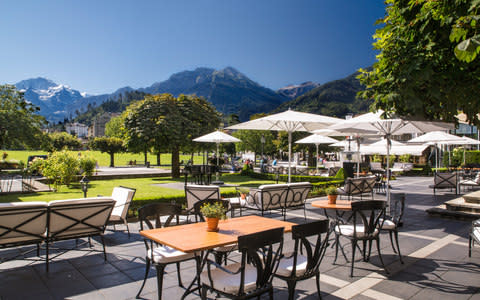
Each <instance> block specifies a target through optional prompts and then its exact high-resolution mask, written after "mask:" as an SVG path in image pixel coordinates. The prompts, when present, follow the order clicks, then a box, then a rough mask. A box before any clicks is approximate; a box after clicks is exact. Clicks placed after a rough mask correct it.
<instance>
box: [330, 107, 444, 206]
mask: <svg viewBox="0 0 480 300" xmlns="http://www.w3.org/2000/svg"><path fill="white" fill-rule="evenodd" d="M382 114H383V111H380V110H379V111H377V112H376V113H368V114H365V115H362V116H359V117H356V118H352V119H350V120H345V121H343V122H341V123H339V124H335V125H332V126H330V127H329V128H328V129H332V130H336V131H340V132H351V131H361V130H370V131H376V132H377V134H379V135H382V136H384V138H385V139H386V140H387V147H386V148H387V170H388V167H389V166H390V147H389V145H390V142H391V136H392V135H401V134H405V133H425V132H430V131H435V130H448V129H453V124H448V123H444V122H431V121H418V120H408V119H401V118H396V119H382V118H381V116H382ZM387 175H390V174H387ZM387 202H388V205H390V176H387Z"/></svg>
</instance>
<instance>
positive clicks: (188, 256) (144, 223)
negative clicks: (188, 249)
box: [136, 203, 200, 299]
mask: <svg viewBox="0 0 480 300" xmlns="http://www.w3.org/2000/svg"><path fill="white" fill-rule="evenodd" d="M181 213H182V208H181V207H180V206H179V205H177V204H172V203H153V204H148V205H145V206H143V207H141V208H139V209H138V219H139V222H140V230H146V229H154V228H162V227H168V226H171V225H172V221H173V220H174V219H175V220H176V224H177V225H178V223H179V217H180V214H181ZM162 217H167V219H166V220H165V221H164V222H162V220H164V219H165V218H162ZM152 220H153V221H154V223H152ZM144 242H145V248H146V255H145V263H146V265H145V277H144V279H143V283H142V286H141V287H140V290H139V291H138V293H137V296H136V298H139V297H140V294H141V292H142V290H143V287H144V286H145V282H146V281H147V277H148V273H149V271H150V265H151V264H152V265H154V266H155V268H156V270H157V289H158V299H162V286H163V272H164V270H165V267H166V266H167V265H169V264H176V265H177V278H178V285H179V286H181V287H183V284H182V278H181V276H180V263H181V262H184V261H187V260H192V259H194V260H196V262H197V267H198V266H199V264H200V262H199V258H198V257H196V256H195V254H194V253H185V252H182V251H179V250H175V249H173V248H171V247H168V246H165V245H161V244H157V243H154V242H153V241H152V240H150V239H144Z"/></svg>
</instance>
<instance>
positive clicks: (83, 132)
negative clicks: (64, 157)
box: [65, 123, 88, 137]
mask: <svg viewBox="0 0 480 300" xmlns="http://www.w3.org/2000/svg"><path fill="white" fill-rule="evenodd" d="M65 131H67V132H68V133H70V134H72V135H75V136H78V137H86V136H87V135H88V126H87V125H84V124H81V123H69V124H66V125H65Z"/></svg>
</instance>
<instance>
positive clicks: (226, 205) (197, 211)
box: [193, 199, 230, 222]
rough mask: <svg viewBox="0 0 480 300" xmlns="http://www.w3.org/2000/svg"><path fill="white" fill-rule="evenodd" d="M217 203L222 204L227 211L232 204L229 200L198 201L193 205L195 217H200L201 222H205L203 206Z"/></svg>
mask: <svg viewBox="0 0 480 300" xmlns="http://www.w3.org/2000/svg"><path fill="white" fill-rule="evenodd" d="M216 202H219V203H221V204H222V205H223V207H224V208H225V209H226V210H228V208H229V205H230V202H228V200H222V199H205V200H201V201H198V202H196V203H195V204H194V205H193V211H194V213H195V215H196V216H198V218H199V219H200V221H201V222H204V221H205V218H204V216H203V214H202V212H201V211H200V208H202V206H203V205H205V204H212V203H216Z"/></svg>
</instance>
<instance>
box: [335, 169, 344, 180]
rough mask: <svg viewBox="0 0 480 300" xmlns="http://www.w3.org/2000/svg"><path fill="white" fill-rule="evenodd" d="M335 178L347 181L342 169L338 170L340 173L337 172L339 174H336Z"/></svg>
mask: <svg viewBox="0 0 480 300" xmlns="http://www.w3.org/2000/svg"><path fill="white" fill-rule="evenodd" d="M334 178H335V179H341V180H345V171H344V170H343V168H340V170H338V172H337V174H335V176H334Z"/></svg>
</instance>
